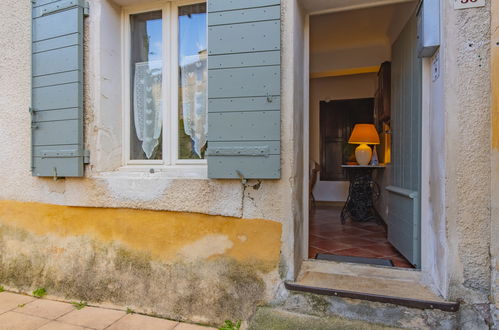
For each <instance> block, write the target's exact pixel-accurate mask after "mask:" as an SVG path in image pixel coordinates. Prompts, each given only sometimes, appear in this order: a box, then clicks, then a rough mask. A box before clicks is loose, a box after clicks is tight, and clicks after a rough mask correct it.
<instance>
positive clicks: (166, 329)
mask: <svg viewBox="0 0 499 330" xmlns="http://www.w3.org/2000/svg"><path fill="white" fill-rule="evenodd" d="M177 324H178V322H174V321H170V320H164V319H159V318H155V317H150V316H144V315H138V314H129V315H127V316H125V317H124V318H122V319H121V320H119V321H118V322H116V323H114V324H113V325H112V326H110V327H109V328H107V329H109V330H171V329H173V328H175V327H176V326H177ZM107 329H106V330H107ZM175 329H177V328H175Z"/></svg>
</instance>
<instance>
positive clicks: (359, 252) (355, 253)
mask: <svg viewBox="0 0 499 330" xmlns="http://www.w3.org/2000/svg"><path fill="white" fill-rule="evenodd" d="M331 252H334V253H333V254H337V255H341V256H349V257H366V258H379V257H381V256H380V255H379V254H376V253H374V252H371V251H369V250H365V249H361V248H350V249H343V250H336V251H331Z"/></svg>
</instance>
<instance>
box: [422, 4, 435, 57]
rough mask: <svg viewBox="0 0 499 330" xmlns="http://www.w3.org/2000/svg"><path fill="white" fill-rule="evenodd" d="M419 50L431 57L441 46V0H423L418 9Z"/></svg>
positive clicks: (424, 55) (423, 54) (425, 55)
mask: <svg viewBox="0 0 499 330" xmlns="http://www.w3.org/2000/svg"><path fill="white" fill-rule="evenodd" d="M417 40H418V41H417V42H418V45H417V51H418V56H419V57H431V56H433V54H435V51H436V50H437V49H438V47H439V46H440V1H438V0H423V1H421V3H420V5H419V9H418V36H417Z"/></svg>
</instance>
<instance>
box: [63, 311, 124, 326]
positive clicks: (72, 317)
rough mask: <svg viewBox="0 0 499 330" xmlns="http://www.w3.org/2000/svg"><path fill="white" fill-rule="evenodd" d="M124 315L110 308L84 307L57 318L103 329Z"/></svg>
mask: <svg viewBox="0 0 499 330" xmlns="http://www.w3.org/2000/svg"><path fill="white" fill-rule="evenodd" d="M125 315H126V314H125V312H121V311H115V310H112V309H104V308H96V307H85V308H83V309H80V310H75V311H73V312H70V313H68V314H66V315H63V316H62V317H60V318H58V319H57V320H58V321H61V322H64V323H69V324H73V325H79V326H81V327H88V328H93V329H104V328H106V327H108V326H110V325H111V324H113V323H114V322H116V321H118V320H119V319H120V318H122V317H123V316H125Z"/></svg>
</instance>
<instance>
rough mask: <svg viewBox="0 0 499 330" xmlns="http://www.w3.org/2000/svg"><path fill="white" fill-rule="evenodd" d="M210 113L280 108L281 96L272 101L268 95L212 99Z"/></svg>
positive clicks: (209, 102) (209, 104) (209, 103)
mask: <svg viewBox="0 0 499 330" xmlns="http://www.w3.org/2000/svg"><path fill="white" fill-rule="evenodd" d="M208 106H209V109H210V113H216V112H232V111H236V112H237V111H264V110H280V109H281V97H280V96H276V97H274V98H273V99H272V102H268V99H267V97H241V98H224V99H210V100H209V101H208Z"/></svg>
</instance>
